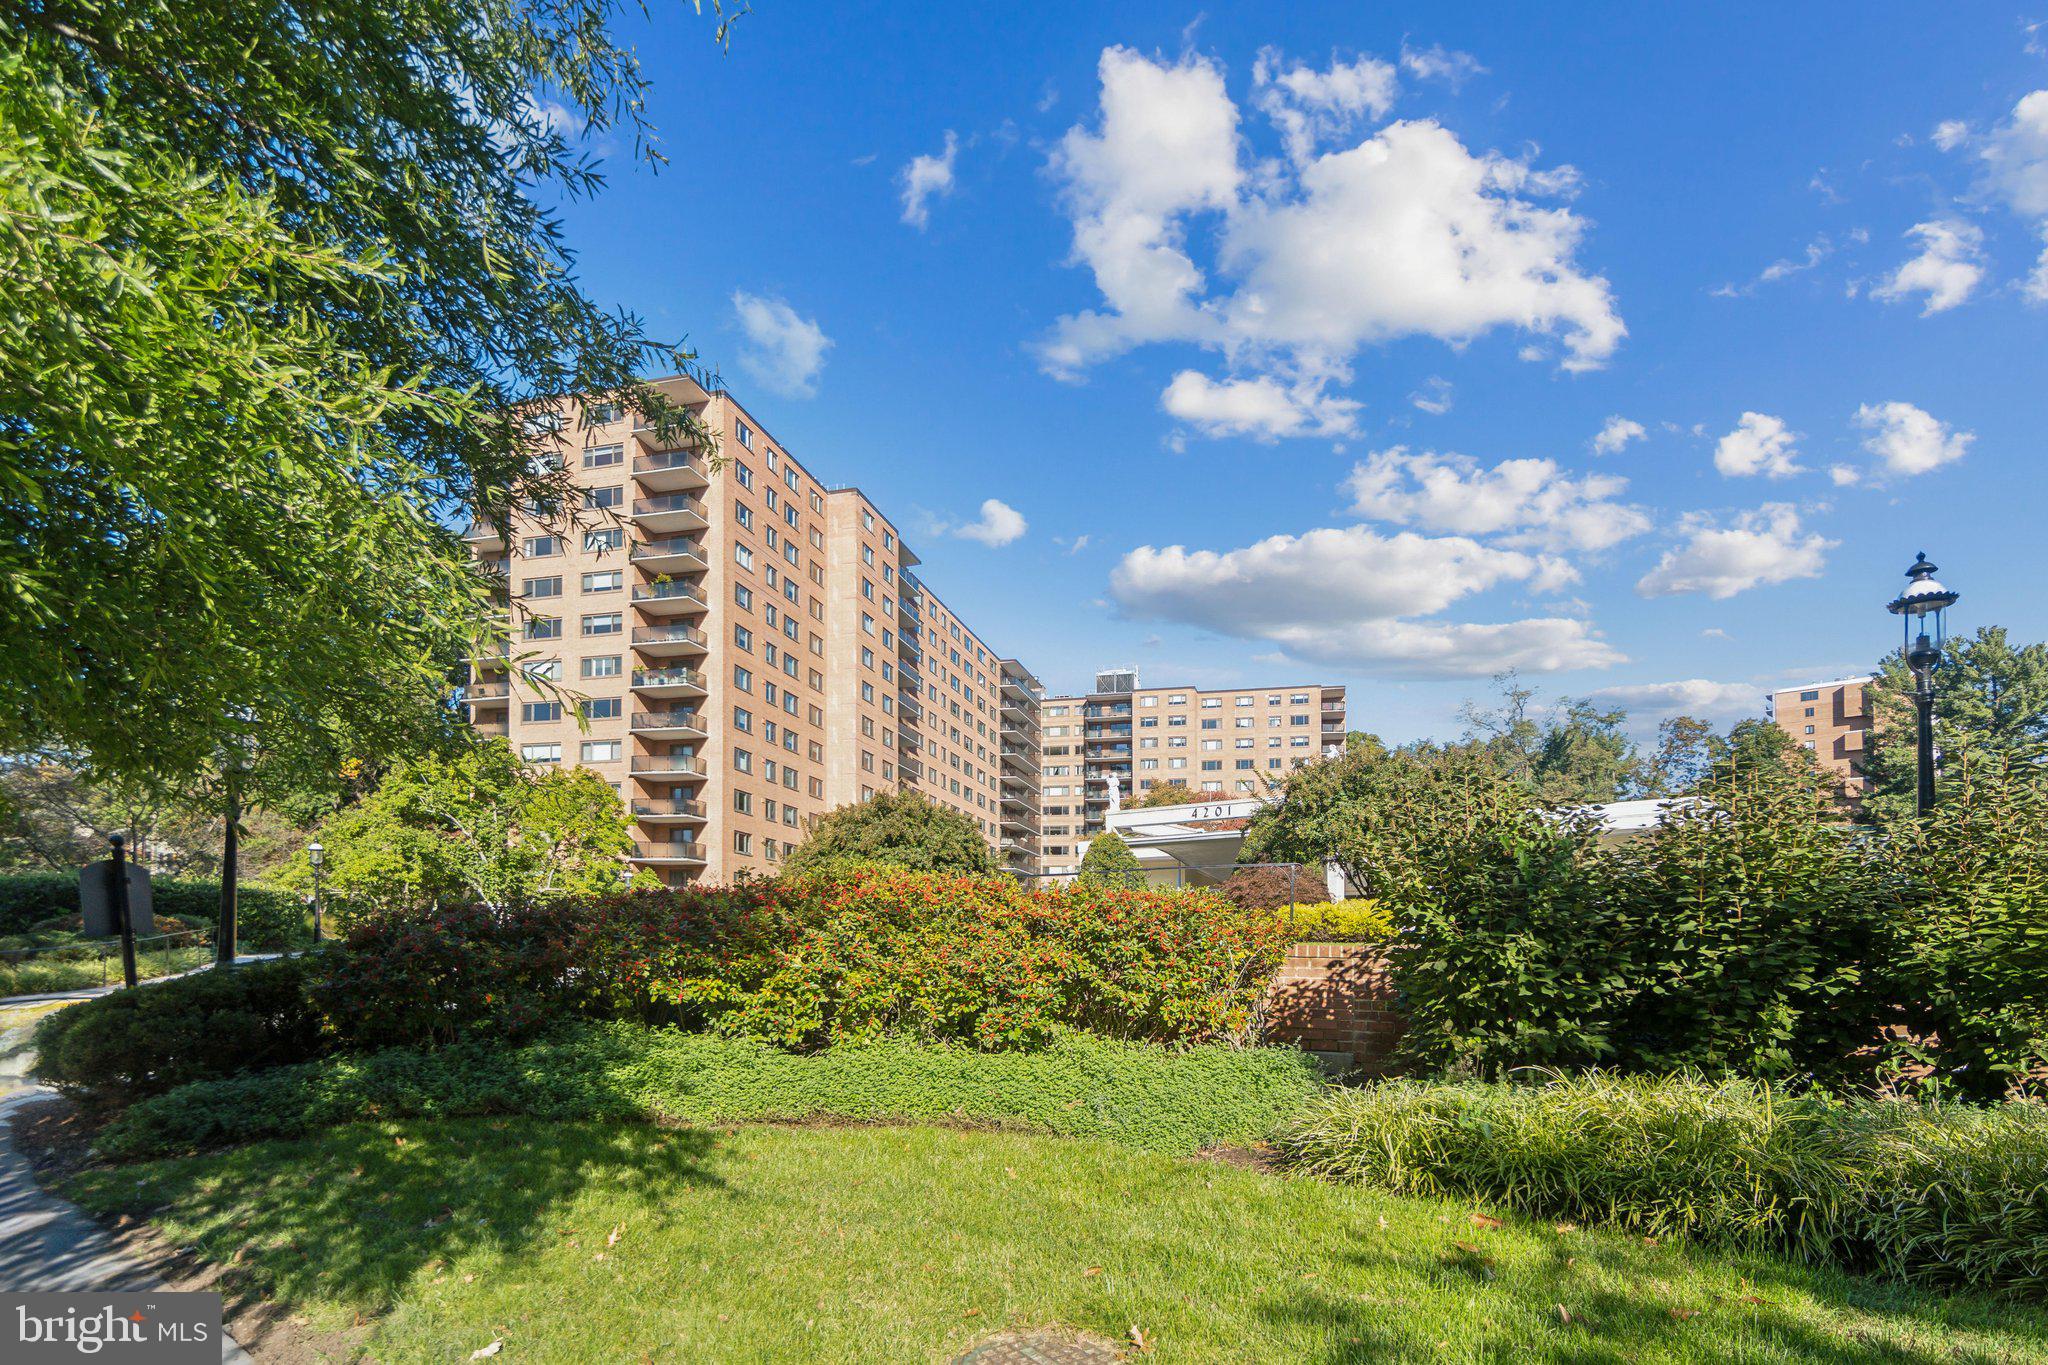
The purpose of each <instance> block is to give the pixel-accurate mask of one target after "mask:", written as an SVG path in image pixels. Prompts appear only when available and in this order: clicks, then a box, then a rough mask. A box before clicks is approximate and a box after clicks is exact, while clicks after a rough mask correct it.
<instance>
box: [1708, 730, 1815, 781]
mask: <svg viewBox="0 0 2048 1365" xmlns="http://www.w3.org/2000/svg"><path fill="white" fill-rule="evenodd" d="M1719 747H1720V753H1719V755H1718V756H1717V757H1716V758H1715V759H1714V763H1713V769H1712V774H1711V776H1710V777H1709V779H1708V780H1709V782H1710V783H1725V782H1728V781H1730V780H1732V779H1734V778H1737V777H1740V776H1742V775H1745V774H1748V773H1753V772H1778V771H1786V772H1791V773H1795V774H1798V775H1800V776H1802V777H1804V778H1806V779H1807V780H1808V781H1810V782H1816V783H1817V782H1819V781H1820V764H1819V763H1818V762H1817V761H1816V760H1815V758H1814V756H1813V751H1812V750H1811V749H1807V748H1803V747H1802V746H1801V745H1800V744H1799V742H1798V741H1797V740H1795V739H1793V738H1792V736H1790V735H1788V734H1786V733H1785V731H1784V730H1783V729H1781V728H1780V727H1779V726H1778V724H1777V723H1776V722H1775V721H1768V720H1759V719H1756V718H1754V717H1752V718H1750V719H1748V720H1738V721H1736V722H1735V724H1733V725H1731V726H1729V727H1728V738H1727V739H1726V740H1725V741H1723V742H1722V744H1721V745H1720V746H1719Z"/></svg>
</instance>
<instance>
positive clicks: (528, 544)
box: [519, 536, 562, 559]
mask: <svg viewBox="0 0 2048 1365" xmlns="http://www.w3.org/2000/svg"><path fill="white" fill-rule="evenodd" d="M519 553H520V554H523V555H525V556H526V557H527V558H528V559H546V558H547V557H548V556H549V555H558V554H560V553H562V542H561V541H560V539H558V538H557V537H555V536H528V537H527V538H526V539H525V540H523V541H521V542H520V543H519Z"/></svg>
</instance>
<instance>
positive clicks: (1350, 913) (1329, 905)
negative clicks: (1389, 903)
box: [1280, 896, 1394, 943]
mask: <svg viewBox="0 0 2048 1365" xmlns="http://www.w3.org/2000/svg"><path fill="white" fill-rule="evenodd" d="M1280 915H1281V918H1282V921H1283V922H1284V923H1285V924H1286V925H1287V926H1288V930H1289V932H1290V933H1291V935H1292V936H1293V937H1294V939H1295V940H1296V941H1298V942H1302V943H1385V942H1387V941H1388V940H1389V939H1391V938H1393V936H1394V916H1393V914H1392V912H1391V911H1389V910H1388V909H1387V908H1386V907H1385V906H1383V905H1381V904H1380V903H1379V902H1378V901H1376V900H1367V899H1364V898H1362V897H1356V896H1354V897H1352V898H1350V899H1349V900H1341V901H1323V902H1321V903H1319V904H1316V905H1301V906H1296V907H1295V909H1294V913H1293V914H1292V915H1289V914H1288V912H1287V911H1285V910H1282V911H1281V912H1280Z"/></svg>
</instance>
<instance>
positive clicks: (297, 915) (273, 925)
mask: <svg viewBox="0 0 2048 1365" xmlns="http://www.w3.org/2000/svg"><path fill="white" fill-rule="evenodd" d="M149 894H150V907H151V909H152V911H153V912H154V914H155V916H156V918H157V919H158V920H169V919H186V918H190V919H198V920H204V921H206V922H207V923H209V924H211V923H215V922H217V921H218V920H219V919H220V883H219V882H206V881H184V880H179V879H173V878H168V877H166V878H156V879H152V880H151V882H150V887H149ZM81 913H82V911H81V908H80V906H79V903H78V874H77V873H76V872H11V873H0V934H19V933H25V932H27V931H28V930H29V929H30V928H31V927H33V926H34V925H36V924H39V923H41V922H42V921H44V920H48V919H55V918H57V917H59V916H66V917H73V918H75V917H77V916H78V915H80V914H81ZM311 923H312V921H311V917H310V912H309V911H308V909H307V908H306V902H305V899H304V897H302V896H298V895H295V894H293V893H291V892H288V891H278V890H274V889H272V888H270V887H267V886H247V885H244V886H240V887H237V888H236V891H235V927H236V935H235V937H236V942H237V943H238V944H239V945H240V946H242V947H244V948H247V949H250V950H252V951H256V952H271V951H274V950H277V949H280V948H286V947H295V946H297V945H298V944H300V943H302V942H304V941H306V940H307V939H308V938H310V937H311Z"/></svg>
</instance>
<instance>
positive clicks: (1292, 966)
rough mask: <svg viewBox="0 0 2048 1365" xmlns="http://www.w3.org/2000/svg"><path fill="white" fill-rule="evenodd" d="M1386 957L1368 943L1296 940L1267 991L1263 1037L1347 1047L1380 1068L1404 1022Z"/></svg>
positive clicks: (1358, 1061) (1317, 1048)
mask: <svg viewBox="0 0 2048 1365" xmlns="http://www.w3.org/2000/svg"><path fill="white" fill-rule="evenodd" d="M1404 1026H1405V1025H1404V1021H1403V1020H1402V1017H1401V1013H1400V1011H1399V1010H1398V1009H1396V1008H1395V1005H1394V985H1393V982H1392V980H1390V979H1389V977H1388V975H1387V964H1386V959H1385V958H1384V957H1383V956H1382V955H1381V954H1380V950H1379V949H1378V947H1376V946H1375V945H1373V944H1370V943H1297V944H1295V945H1294V946H1293V947H1292V948H1289V949H1288V950H1287V960H1286V961H1285V962H1283V963H1282V964H1281V966H1280V974H1279V975H1278V976H1277V977H1275V978H1274V979H1273V986H1272V989H1271V990H1270V991H1269V992H1268V993H1267V995H1266V1036H1267V1037H1268V1038H1269V1039H1270V1040H1271V1041H1273V1042H1277V1043H1293V1044H1295V1045H1296V1046H1297V1047H1300V1048H1303V1049H1305V1050H1307V1051H1310V1052H1348V1053H1350V1054H1351V1057H1352V1063H1353V1065H1355V1066H1358V1067H1361V1068H1364V1069H1365V1070H1368V1071H1384V1070H1385V1069H1386V1066H1387V1058H1388V1056H1389V1055H1390V1054H1391V1053H1392V1052H1393V1050H1394V1044H1395V1043H1396V1042H1398V1041H1399V1040H1400V1037H1401V1031H1402V1029H1403V1027H1404Z"/></svg>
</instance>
